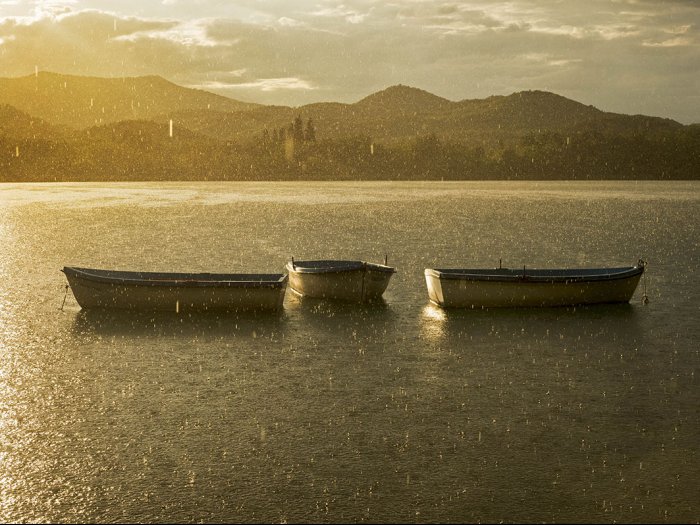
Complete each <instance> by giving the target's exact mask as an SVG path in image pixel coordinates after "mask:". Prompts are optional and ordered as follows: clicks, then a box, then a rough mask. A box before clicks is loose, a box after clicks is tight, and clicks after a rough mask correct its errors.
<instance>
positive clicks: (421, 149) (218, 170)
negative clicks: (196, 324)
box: [0, 72, 700, 181]
mask: <svg viewBox="0 0 700 525" xmlns="http://www.w3.org/2000/svg"><path fill="white" fill-rule="evenodd" d="M296 121H301V122H304V123H306V126H309V125H311V124H312V125H313V128H314V129H315V136H314V138H313V142H308V141H306V139H303V138H302V139H301V141H300V139H299V137H298V136H297V135H295V132H294V125H293V124H294V122H296ZM171 122H172V132H171V127H170V123H171ZM290 139H293V143H292V144H291V145H290V143H289V140H290ZM599 177H600V178H683V179H688V178H691V179H693V178H695V179H697V178H700V124H695V125H689V126H684V125H683V124H680V123H678V122H676V121H674V120H671V119H666V118H660V117H651V116H645V115H625V114H619V113H611V112H605V111H601V110H599V109H597V108H595V107H593V106H590V105H585V104H582V103H580V102H577V101H574V100H571V99H568V98H566V97H563V96H561V95H558V94H555V93H550V92H547V91H539V90H535V91H522V92H518V93H513V94H511V95H505V96H503V95H498V96H491V97H487V98H485V99H465V100H461V101H451V100H448V99H445V98H442V97H439V96H437V95H434V94H432V93H429V92H427V91H425V90H422V89H418V88H414V87H410V86H404V85H396V86H390V87H388V88H386V89H383V90H380V91H377V92H375V93H372V94H370V95H368V96H366V97H364V98H362V99H360V100H359V101H357V102H355V103H352V104H346V103H339V102H320V103H314V104H307V105H304V106H300V107H296V108H294V107H287V106H269V105H262V104H251V103H245V102H240V101H237V100H234V99H230V98H227V97H224V96H221V95H216V94H213V93H209V92H207V91H202V90H198V89H190V88H185V87H181V86H178V85H176V84H173V83H172V82H169V81H168V80H165V79H163V78H161V77H157V76H144V77H129V78H98V77H81V76H72V75H61V74H56V73H45V72H41V73H38V74H37V75H31V76H26V77H19V78H12V79H8V78H0V181H3V180H4V181H10V180H13V181H14V180H19V181H21V180H202V179H215V180H253V179H254V180H267V179H270V178H272V179H279V180H296V179H304V178H313V179H324V180H325V179H352V180H354V179H357V178H373V179H384V178H390V179H394V178H399V179H401V178H410V179H424V178H427V179H435V178H438V179H440V178H444V179H456V180H464V179H474V178H488V179H498V178H506V179H518V178H529V179H532V178H544V179H547V178H573V179H576V178H599Z"/></svg>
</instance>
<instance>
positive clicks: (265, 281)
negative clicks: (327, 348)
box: [61, 266, 289, 288]
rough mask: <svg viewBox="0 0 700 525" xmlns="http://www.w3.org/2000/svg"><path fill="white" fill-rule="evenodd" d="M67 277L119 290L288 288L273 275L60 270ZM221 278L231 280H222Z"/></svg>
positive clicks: (283, 276)
mask: <svg viewBox="0 0 700 525" xmlns="http://www.w3.org/2000/svg"><path fill="white" fill-rule="evenodd" d="M61 271H62V272H63V273H65V274H66V276H69V277H75V278H77V279H83V280H86V281H91V282H97V283H103V284H112V285H119V286H138V287H142V286H170V287H177V288H200V287H207V288H279V287H283V286H286V284H287V280H288V279H289V276H288V275H287V274H284V273H274V274H264V273H256V274H244V273H240V274H213V273H169V272H134V271H120V270H101V269H96V268H80V267H76V266H65V267H64V268H63V270H61ZM222 277H229V278H228V279H222Z"/></svg>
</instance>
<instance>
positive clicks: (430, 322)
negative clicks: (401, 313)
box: [420, 303, 447, 342]
mask: <svg viewBox="0 0 700 525" xmlns="http://www.w3.org/2000/svg"><path fill="white" fill-rule="evenodd" d="M446 324H447V314H446V313H445V310H443V309H442V308H440V307H439V306H437V305H435V304H433V303H429V304H427V305H425V306H424V307H423V310H422V311H421V316H420V333H421V338H422V339H426V340H428V341H432V342H438V341H440V340H441V339H443V338H444V337H445V328H446Z"/></svg>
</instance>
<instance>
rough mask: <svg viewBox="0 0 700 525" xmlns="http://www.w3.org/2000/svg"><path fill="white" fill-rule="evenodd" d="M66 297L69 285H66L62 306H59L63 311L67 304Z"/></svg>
mask: <svg viewBox="0 0 700 525" xmlns="http://www.w3.org/2000/svg"><path fill="white" fill-rule="evenodd" d="M66 297H68V285H66V293H65V294H64V295H63V302H62V303H61V308H59V310H61V311H63V307H64V306H65V304H66Z"/></svg>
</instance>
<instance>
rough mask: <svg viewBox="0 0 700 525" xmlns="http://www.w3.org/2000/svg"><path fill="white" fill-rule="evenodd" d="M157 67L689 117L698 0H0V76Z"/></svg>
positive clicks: (350, 88)
mask: <svg viewBox="0 0 700 525" xmlns="http://www.w3.org/2000/svg"><path fill="white" fill-rule="evenodd" d="M35 68H38V69H39V70H41V71H54V72H59V73H70V74H77V75H92V76H138V75H147V74H149V75H150V74H156V75H161V76H163V77H165V78H167V79H168V80H171V81H173V82H175V83H177V84H180V85H184V86H188V87H197V88H202V89H207V90H209V91H213V92H216V93H220V94H224V95H227V96H230V97H232V98H236V99H239V100H244V101H251V102H260V103H264V104H283V105H291V106H298V105H302V104H307V103H310V102H326V101H337V102H356V101H358V100H360V99H361V98H363V97H365V96H367V95H369V94H371V93H373V92H375V91H378V90H380V89H384V88H386V87H388V86H391V85H394V84H404V85H409V86H414V87H418V88H421V89H425V90H427V91H430V92H431V93H434V94H436V95H439V96H441V97H445V98H447V99H450V100H463V99H474V98H485V97H488V96H490V95H508V94H511V93H514V92H517V91H523V90H528V89H541V90H547V91H552V92H554V93H557V94H560V95H563V96H565V97H568V98H571V99H574V100H577V101H579V102H583V103H585V104H592V105H594V106H596V107H598V108H599V109H602V110H605V111H614V112H619V113H629V114H637V113H641V114H645V115H655V116H661V117H669V118H673V119H675V120H678V121H679V122H682V123H685V124H687V123H691V122H700V0H655V1H654V0H511V1H505V2H501V1H495V2H494V1H487V0H463V1H449V0H400V1H399V0H397V1H391V0H389V1H387V0H347V1H345V2H330V1H324V0H312V1H307V0H289V1H282V0H265V1H264V0H238V1H236V0H119V1H115V0H73V1H66V0H62V1H61V0H56V1H44V2H41V1H27V0H0V76H4V77H14V76H23V75H29V74H34V72H35Z"/></svg>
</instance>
